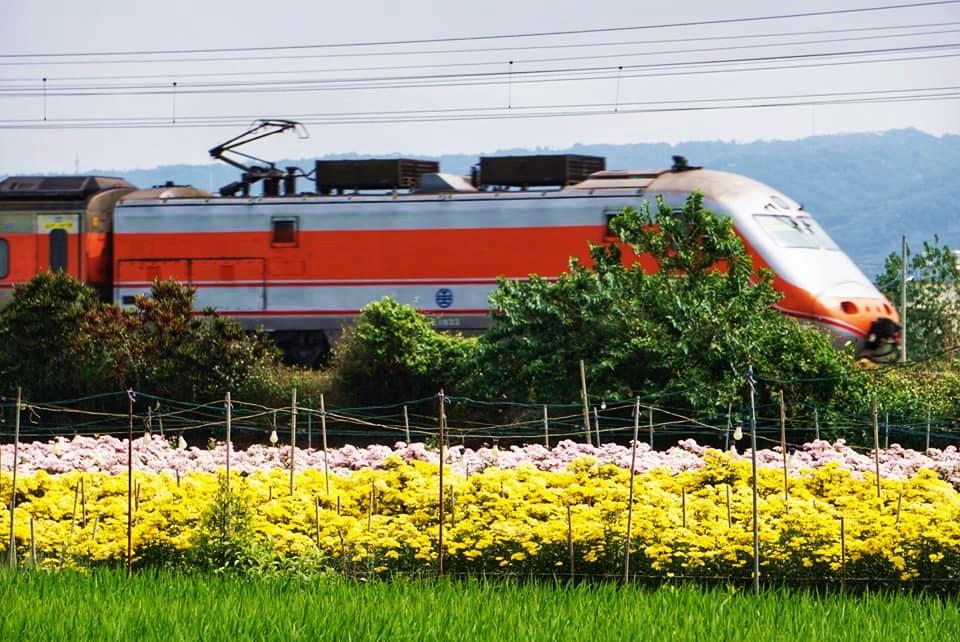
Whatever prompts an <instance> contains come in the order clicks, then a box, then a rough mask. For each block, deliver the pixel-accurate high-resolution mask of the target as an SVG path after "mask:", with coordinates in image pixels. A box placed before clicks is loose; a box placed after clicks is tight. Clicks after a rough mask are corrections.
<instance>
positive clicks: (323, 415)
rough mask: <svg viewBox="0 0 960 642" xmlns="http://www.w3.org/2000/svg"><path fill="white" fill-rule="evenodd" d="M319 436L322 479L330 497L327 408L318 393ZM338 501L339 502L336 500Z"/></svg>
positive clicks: (321, 394)
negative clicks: (320, 441)
mask: <svg viewBox="0 0 960 642" xmlns="http://www.w3.org/2000/svg"><path fill="white" fill-rule="evenodd" d="M320 436H321V439H322V440H323V478H324V481H325V482H326V484H327V495H328V496H329V495H330V463H329V461H328V460H327V406H326V403H325V402H324V400H323V393H320ZM338 501H339V500H338Z"/></svg>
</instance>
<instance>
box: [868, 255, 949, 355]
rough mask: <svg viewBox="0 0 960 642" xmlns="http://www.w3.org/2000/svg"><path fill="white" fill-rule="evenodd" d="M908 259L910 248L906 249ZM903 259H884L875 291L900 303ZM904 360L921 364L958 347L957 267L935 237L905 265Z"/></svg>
mask: <svg viewBox="0 0 960 642" xmlns="http://www.w3.org/2000/svg"><path fill="white" fill-rule="evenodd" d="M908 256H910V255H909V248H908ZM902 277H903V259H902V258H901V256H900V255H899V254H897V253H892V254H890V255H889V256H887V259H886V261H885V262H884V271H883V273H882V274H880V275H878V276H877V279H876V285H877V288H878V289H879V290H880V291H881V292H883V294H884V295H885V296H886V297H887V298H888V299H890V300H891V301H896V302H897V303H900V299H901V287H902V283H903V278H902ZM906 339H907V356H908V357H910V358H911V359H913V360H923V359H928V358H930V357H934V356H936V355H938V354H941V353H942V352H943V351H944V350H947V349H949V348H952V347H955V346H958V345H960V266H958V262H957V257H956V255H955V254H954V253H953V252H952V251H951V250H950V248H949V247H947V246H946V245H941V244H940V239H939V238H938V237H936V236H934V238H933V242H932V243H930V242H927V241H924V242H923V251H922V252H920V253H918V254H915V255H913V256H910V258H909V259H908V261H907V326H906Z"/></svg>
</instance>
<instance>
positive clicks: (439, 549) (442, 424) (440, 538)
mask: <svg viewBox="0 0 960 642" xmlns="http://www.w3.org/2000/svg"><path fill="white" fill-rule="evenodd" d="M445 405H446V399H445V397H444V394H443V390H440V444H439V448H440V506H439V511H440V519H439V526H440V527H439V531H438V537H437V575H438V576H439V577H443V441H444V438H445V437H446V435H445V432H446V431H445V428H446V423H447V416H446V409H445Z"/></svg>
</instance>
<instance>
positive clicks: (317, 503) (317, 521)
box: [314, 497, 320, 548]
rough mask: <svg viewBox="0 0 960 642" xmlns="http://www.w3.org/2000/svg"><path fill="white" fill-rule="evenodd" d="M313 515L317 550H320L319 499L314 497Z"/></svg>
mask: <svg viewBox="0 0 960 642" xmlns="http://www.w3.org/2000/svg"><path fill="white" fill-rule="evenodd" d="M314 500H315V506H314V515H315V517H316V524H317V548H320V498H319V497H315V498H314Z"/></svg>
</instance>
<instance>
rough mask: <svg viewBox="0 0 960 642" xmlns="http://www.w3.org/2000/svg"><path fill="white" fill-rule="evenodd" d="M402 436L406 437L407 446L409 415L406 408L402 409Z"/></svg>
mask: <svg viewBox="0 0 960 642" xmlns="http://www.w3.org/2000/svg"><path fill="white" fill-rule="evenodd" d="M403 434H404V435H406V437H407V445H409V444H410V415H409V414H407V407H406V406H404V407H403Z"/></svg>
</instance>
